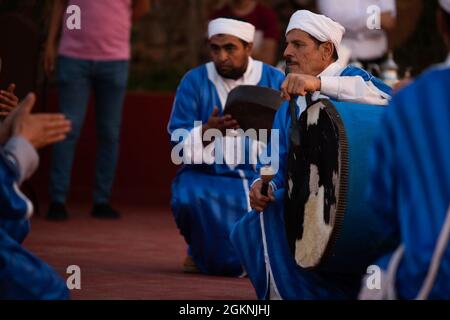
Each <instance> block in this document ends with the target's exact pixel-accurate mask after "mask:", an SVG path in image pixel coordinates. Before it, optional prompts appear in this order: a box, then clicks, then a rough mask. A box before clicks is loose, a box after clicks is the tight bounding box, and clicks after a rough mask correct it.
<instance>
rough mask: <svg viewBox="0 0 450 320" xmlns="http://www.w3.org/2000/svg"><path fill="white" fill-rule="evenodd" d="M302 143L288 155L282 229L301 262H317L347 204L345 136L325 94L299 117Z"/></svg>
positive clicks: (336, 230)
mask: <svg viewBox="0 0 450 320" xmlns="http://www.w3.org/2000/svg"><path fill="white" fill-rule="evenodd" d="M300 137H301V139H300V140H301V141H300V147H299V149H298V150H291V151H290V154H289V161H288V177H287V182H288V185H287V195H286V204H285V222H286V233H287V237H288V242H289V244H290V246H291V250H292V252H293V254H294V256H295V260H296V262H297V264H298V265H299V266H301V267H302V268H306V269H310V268H317V267H319V266H320V265H321V264H322V263H323V262H324V261H325V260H326V258H327V257H329V256H330V255H332V254H333V246H334V244H335V243H336V240H337V239H338V238H339V234H340V230H341V227H342V222H343V219H344V213H345V209H346V196H345V195H346V190H347V185H348V142H347V137H346V135H345V129H344V125H343V122H342V120H341V119H340V116H339V113H338V112H337V110H336V108H335V107H334V106H333V104H332V103H331V102H330V101H329V100H325V99H322V100H319V101H317V102H315V103H313V104H312V105H310V106H309V107H308V108H307V110H306V111H305V112H303V113H302V115H301V117H300Z"/></svg>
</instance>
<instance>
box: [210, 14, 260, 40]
mask: <svg viewBox="0 0 450 320" xmlns="http://www.w3.org/2000/svg"><path fill="white" fill-rule="evenodd" d="M217 34H228V35H232V36H235V37H237V38H239V39H242V40H244V41H245V42H253V39H254V38H255V26H254V25H252V24H251V23H248V22H244V21H239V20H234V19H226V18H218V19H214V20H212V21H210V22H209V25H208V39H211V38H212V37H213V36H215V35H217Z"/></svg>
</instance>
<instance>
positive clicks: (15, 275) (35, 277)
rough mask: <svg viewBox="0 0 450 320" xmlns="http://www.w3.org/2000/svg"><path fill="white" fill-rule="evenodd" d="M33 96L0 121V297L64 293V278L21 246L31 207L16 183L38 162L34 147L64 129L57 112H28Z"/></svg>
mask: <svg viewBox="0 0 450 320" xmlns="http://www.w3.org/2000/svg"><path fill="white" fill-rule="evenodd" d="M34 101H35V97H34V95H32V94H30V95H28V96H27V98H26V99H25V100H24V101H23V102H22V103H21V104H20V105H19V106H18V107H16V108H14V109H13V110H12V111H11V113H9V115H8V116H7V117H6V119H5V121H4V122H3V123H2V124H1V125H0V145H1V146H2V147H1V148H0V299H33V300H35V299H52V300H53V299H66V298H68V296H69V295H68V290H67V287H66V284H65V281H64V280H63V279H61V278H60V277H59V276H58V275H57V273H56V272H55V271H53V270H52V269H51V268H50V267H49V266H48V265H47V264H46V263H44V262H43V261H41V260H39V259H38V258H36V257H35V256H33V255H32V254H30V253H29V252H28V251H27V250H25V249H24V248H23V247H22V246H21V243H22V241H23V240H24V239H25V237H26V235H27V234H28V231H29V220H28V219H29V218H30V216H31V215H32V212H33V206H32V204H31V202H30V201H29V200H28V199H27V198H26V197H25V196H24V195H23V194H22V193H21V192H20V190H19V188H18V186H19V185H20V184H21V183H22V182H23V181H24V180H25V179H27V178H29V177H30V176H31V174H32V173H33V171H34V170H36V168H37V166H38V161H39V158H38V155H37V153H36V151H35V148H41V147H44V146H46V145H49V144H52V143H55V142H57V141H61V140H63V139H64V138H65V136H66V134H67V132H68V131H69V130H70V122H69V121H68V120H66V119H65V117H64V116H63V115H59V114H34V115H32V114H30V112H31V109H32V107H33V105H34ZM4 109H5V110H8V111H6V112H7V113H8V112H9V110H11V109H10V108H4Z"/></svg>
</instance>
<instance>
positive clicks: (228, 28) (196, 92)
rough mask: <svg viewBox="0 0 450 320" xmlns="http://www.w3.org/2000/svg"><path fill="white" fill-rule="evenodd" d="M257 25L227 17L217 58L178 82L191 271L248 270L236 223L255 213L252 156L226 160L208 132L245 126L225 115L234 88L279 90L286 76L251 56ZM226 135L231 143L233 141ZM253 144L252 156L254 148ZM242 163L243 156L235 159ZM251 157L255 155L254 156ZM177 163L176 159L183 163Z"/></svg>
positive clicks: (179, 186) (211, 31)
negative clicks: (236, 242)
mask: <svg viewBox="0 0 450 320" xmlns="http://www.w3.org/2000/svg"><path fill="white" fill-rule="evenodd" d="M254 33H255V28H254V26H253V25H251V24H249V23H246V22H242V21H238V20H233V19H224V18H219V19H215V20H213V21H211V22H210V23H209V26H208V37H209V47H210V52H211V57H212V61H211V62H209V63H207V64H204V65H201V66H199V67H197V68H195V69H193V70H191V71H189V72H188V73H187V74H186V75H185V76H184V78H183V79H182V80H181V83H180V85H179V87H178V90H177V93H176V98H175V102H174V104H173V111H172V115H171V117H170V121H169V124H168V132H169V134H170V136H171V142H172V143H173V144H174V145H175V144H178V143H179V140H178V138H177V132H180V131H183V132H185V133H186V135H185V137H184V138H185V139H184V140H183V141H182V142H181V143H182V144H183V146H184V148H183V152H184V153H183V157H184V159H185V160H186V161H183V166H182V167H181V168H180V170H179V171H178V173H177V176H176V178H175V180H174V181H173V184H172V201H171V204H172V210H173V214H174V217H175V221H176V224H177V226H178V228H179V230H180V232H181V234H182V235H183V236H184V238H185V240H186V242H187V244H188V256H187V257H186V259H185V264H184V270H185V271H186V272H193V271H200V272H202V273H207V274H215V275H229V276H239V275H241V274H242V272H243V270H242V267H241V263H240V261H239V258H238V257H237V255H236V253H235V251H234V249H233V248H232V245H231V243H230V240H229V234H230V230H231V227H232V226H233V225H234V223H235V222H236V221H238V220H239V219H240V218H242V217H243V216H244V214H245V213H246V212H248V211H249V210H250V205H249V202H248V193H249V181H250V182H251V181H252V180H253V178H254V176H255V173H256V171H255V166H256V161H254V164H252V163H251V161H241V162H238V161H233V159H231V160H230V159H229V158H227V157H226V152H224V155H225V159H224V161H219V160H220V159H218V158H219V157H218V150H215V155H213V156H210V157H209V158H210V159H206V158H208V156H206V155H207V154H208V155H211V154H212V153H214V150H213V149H212V148H214V147H215V144H213V143H211V144H207V142H204V141H203V136H204V134H205V133H206V132H207V131H208V129H218V130H220V131H221V132H225V131H226V130H227V129H236V128H238V127H239V124H238V123H237V121H236V120H234V119H232V118H231V117H230V116H229V115H225V116H224V114H223V109H224V106H225V103H226V100H227V96H228V93H229V92H230V91H231V90H232V89H234V88H235V87H237V86H239V85H255V86H261V87H269V88H274V89H279V88H280V86H281V84H282V82H283V80H284V75H283V73H282V72H280V71H279V70H277V69H275V68H273V67H271V66H269V65H267V64H264V63H262V62H260V61H256V60H253V59H252V58H251V52H252V43H253V38H254ZM232 139H233V138H232V137H229V136H226V137H225V138H224V139H223V140H224V141H232ZM251 145H252V142H251V143H250V145H246V148H245V153H246V154H249V153H247V152H251V150H254V148H252V146H251ZM234 160H236V158H234ZM247 160H248V159H247ZM175 162H176V161H175Z"/></svg>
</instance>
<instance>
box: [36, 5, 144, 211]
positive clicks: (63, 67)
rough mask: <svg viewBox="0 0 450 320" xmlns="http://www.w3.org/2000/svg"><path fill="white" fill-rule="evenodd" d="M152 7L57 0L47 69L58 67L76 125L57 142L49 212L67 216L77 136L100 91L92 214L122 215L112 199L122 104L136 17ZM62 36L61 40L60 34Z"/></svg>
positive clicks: (64, 108) (67, 110)
mask: <svg viewBox="0 0 450 320" xmlns="http://www.w3.org/2000/svg"><path fill="white" fill-rule="evenodd" d="M149 10H150V0H114V1H111V0H95V1H92V0H55V1H54V5H53V11H52V16H51V22H50V29H49V33H48V38H47V42H46V48H45V57H44V69H45V72H46V73H47V75H50V74H51V73H52V72H53V71H54V70H55V69H56V77H57V82H58V96H59V108H60V111H61V112H62V113H64V114H65V115H66V117H67V118H68V119H70V120H71V121H72V131H71V133H70V134H69V135H68V136H67V138H66V139H65V140H64V141H63V142H60V143H58V144H56V145H55V146H54V148H53V154H52V163H51V172H50V187H49V191H50V198H51V203H50V207H49V210H48V212H47V218H48V219H51V220H65V219H67V218H68V212H67V209H66V206H65V202H66V197H67V193H68V190H69V186H70V175H71V170H72V163H73V158H74V153H75V147H76V143H77V140H78V138H79V136H80V131H81V128H82V126H83V122H84V118H85V114H86V109H87V105H88V100H89V96H90V94H91V92H92V93H94V96H95V111H96V129H97V130H96V131H97V154H96V158H97V159H96V176H95V190H94V194H93V202H94V205H93V209H92V212H91V213H92V215H93V216H94V217H97V218H119V217H120V213H119V212H118V211H117V210H115V209H114V208H112V207H111V206H110V204H109V198H110V194H111V189H112V185H113V180H114V175H115V171H116V163H117V158H118V151H119V133H120V124H121V115H122V106H123V100H124V96H125V90H126V85H127V80H128V61H129V59H130V31H131V26H132V22H133V21H135V20H137V19H139V18H140V17H142V16H143V15H144V14H146V13H147V12H148V11H149ZM59 34H60V35H61V36H60V39H59V45H58V35H59Z"/></svg>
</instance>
